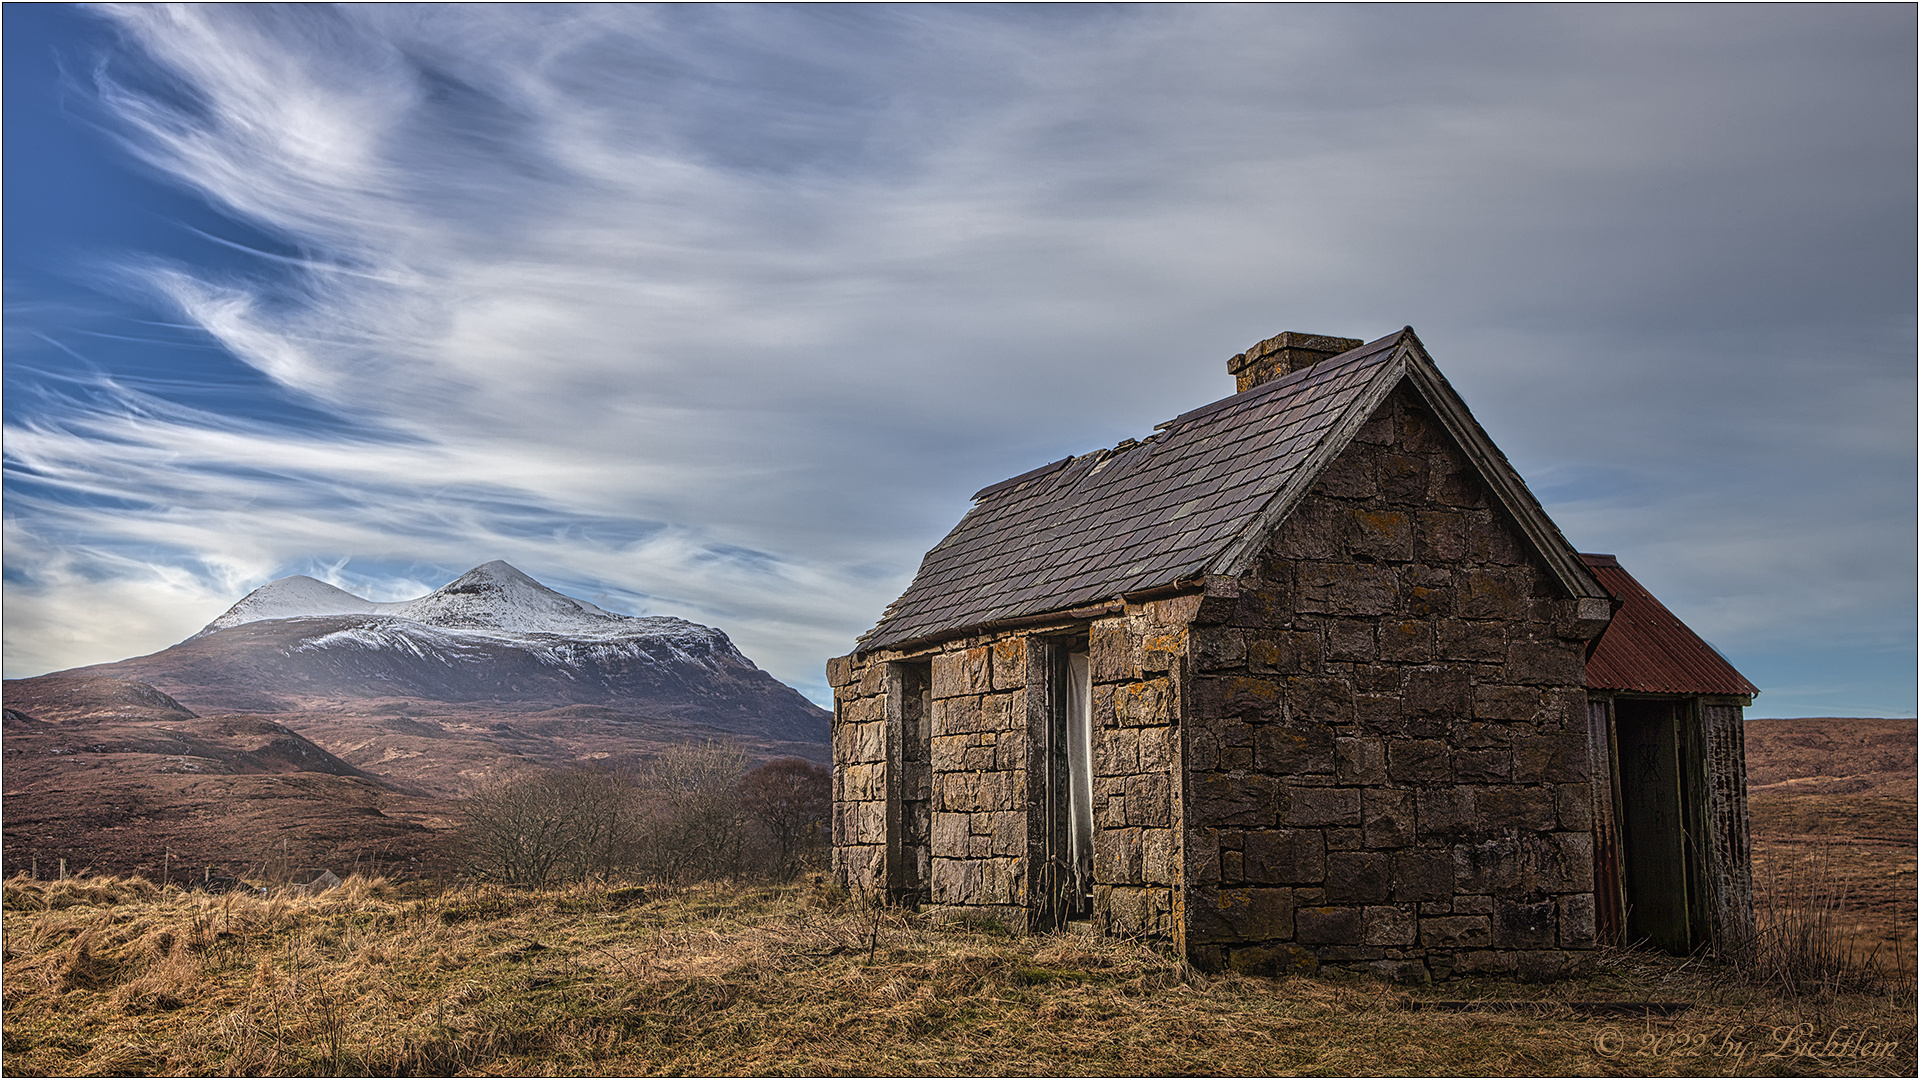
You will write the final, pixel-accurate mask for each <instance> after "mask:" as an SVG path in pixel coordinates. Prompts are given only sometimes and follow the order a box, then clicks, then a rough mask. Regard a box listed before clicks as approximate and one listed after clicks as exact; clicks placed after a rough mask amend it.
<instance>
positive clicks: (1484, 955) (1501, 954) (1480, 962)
mask: <svg viewBox="0 0 1920 1080" xmlns="http://www.w3.org/2000/svg"><path fill="white" fill-rule="evenodd" d="M1518 966H1519V965H1518V962H1517V961H1516V960H1515V959H1514V955H1513V954H1512V953H1510V952H1508V951H1506V950H1505V949H1470V950H1467V951H1465V952H1457V953H1454V954H1453V973H1454V974H1455V975H1511V974H1513V973H1514V969H1515V968H1516V967H1518Z"/></svg>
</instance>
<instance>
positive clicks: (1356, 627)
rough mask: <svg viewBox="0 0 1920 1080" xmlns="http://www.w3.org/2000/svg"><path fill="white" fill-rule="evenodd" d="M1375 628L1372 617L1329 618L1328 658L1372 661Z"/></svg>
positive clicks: (1363, 661)
mask: <svg viewBox="0 0 1920 1080" xmlns="http://www.w3.org/2000/svg"><path fill="white" fill-rule="evenodd" d="M1373 628H1374V624H1373V620H1371V619H1328V620H1327V659H1329V660H1356V661H1360V662H1362V663H1365V662H1368V661H1371V660H1372V659H1373V657H1374V645H1373Z"/></svg>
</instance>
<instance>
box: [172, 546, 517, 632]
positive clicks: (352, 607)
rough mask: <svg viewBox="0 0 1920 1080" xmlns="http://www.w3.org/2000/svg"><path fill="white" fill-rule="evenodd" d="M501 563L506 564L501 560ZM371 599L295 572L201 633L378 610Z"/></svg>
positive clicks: (258, 591)
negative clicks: (268, 620)
mask: <svg viewBox="0 0 1920 1080" xmlns="http://www.w3.org/2000/svg"><path fill="white" fill-rule="evenodd" d="M501 565H505V564H504V563H503V564H501ZM378 606H379V605H377V604H375V603H374V602H373V601H371V600H363V599H361V598H360V597H358V596H355V595H353V594H352V593H350V592H347V591H346V590H345V589H336V588H334V587H333V586H332V585H329V584H327V583H326V582H324V581H318V580H315V579H314V578H310V577H308V576H307V575H305V574H294V575H293V576H291V577H283V578H280V579H278V580H275V581H269V582H267V583H266V584H265V585H262V586H260V587H259V588H257V589H255V590H253V591H252V592H250V593H248V594H247V595H245V596H243V597H241V598H240V600H239V602H238V603H236V604H234V605H233V606H232V607H230V608H228V609H227V610H226V612H225V613H224V614H222V615H221V616H220V617H219V618H217V619H215V620H213V621H212V622H210V623H208V624H207V625H206V627H205V628H204V629H202V630H201V631H200V632H201V633H202V634H205V633H210V632H212V631H214V630H222V629H225V628H227V627H229V626H238V625H240V624H241V623H249V622H259V621H260V620H262V619H297V618H302V617H305V616H310V615H365V614H368V613H371V612H373V611H375V610H377V609H378Z"/></svg>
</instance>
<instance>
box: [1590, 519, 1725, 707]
mask: <svg viewBox="0 0 1920 1080" xmlns="http://www.w3.org/2000/svg"><path fill="white" fill-rule="evenodd" d="M1580 560H1581V561H1582V562H1584V563H1586V564H1587V569H1589V570H1592V571H1593V576H1594V577H1596V578H1599V579H1600V584H1601V585H1604V586H1606V589H1607V591H1608V592H1610V593H1612V594H1613V595H1614V598H1615V599H1617V600H1619V601H1620V610H1619V611H1618V612H1616V613H1615V614H1614V616H1613V622H1612V623H1611V624H1609V625H1608V626H1607V629H1606V632H1605V633H1603V634H1601V635H1600V642H1599V644H1597V645H1596V646H1594V650H1593V655H1592V656H1590V657H1588V658H1587V688H1588V689H1589V690H1634V691H1639V692H1642V693H1649V694H1734V695H1745V696H1748V697H1751V696H1752V695H1754V694H1757V693H1759V692H1760V690H1759V688H1758V687H1756V686H1754V685H1753V684H1752V683H1750V682H1748V681H1747V679H1746V676H1744V675H1742V674H1740V673H1739V672H1738V671H1735V670H1734V667H1733V665H1732V664H1729V663H1727V659H1726V657H1724V656H1721V655H1720V654H1719V653H1718V652H1716V651H1714V648H1713V646H1711V645H1709V644H1707V643H1706V642H1705V641H1704V640H1702V639H1701V637H1700V635H1698V634H1696V633H1694V632H1693V631H1692V630H1690V629H1688V628H1687V624H1686V623H1683V622H1681V621H1680V618H1679V616H1677V615H1675V614H1674V613H1673V612H1671V611H1668V610H1667V607H1666V605H1665V604H1662V603H1661V602H1660V601H1659V600H1657V599H1655V598H1654V595H1653V594H1652V593H1650V592H1648V591H1647V590H1646V587H1645V586H1643V585H1641V584H1640V583H1639V582H1638V581H1635V580H1634V579H1633V575H1632V574H1629V573H1627V572H1626V570H1624V569H1622V568H1621V566H1620V560H1618V559H1616V558H1614V557H1613V556H1611V555H1585V554H1583V555H1581V556H1580Z"/></svg>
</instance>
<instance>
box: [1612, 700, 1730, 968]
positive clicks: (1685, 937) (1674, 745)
mask: <svg viewBox="0 0 1920 1080" xmlns="http://www.w3.org/2000/svg"><path fill="white" fill-rule="evenodd" d="M1689 717H1690V711H1689V709H1688V708H1687V704H1686V703H1685V702H1682V701H1672V700H1661V699H1647V698H1616V699H1614V740H1615V742H1614V745H1615V750H1616V753H1617V755H1618V756H1617V757H1616V758H1615V761H1616V762H1617V765H1616V767H1617V768H1618V769H1619V770H1620V788H1619V790H1620V802H1619V809H1618V813H1619V818H1620V861H1621V864H1622V869H1623V871H1624V874H1623V877H1624V879H1625V880H1624V885H1625V890H1624V891H1625V893H1626V904H1627V934H1626V938H1627V941H1628V942H1630V943H1631V942H1640V941H1644V942H1646V943H1647V944H1649V945H1652V946H1653V947H1655V948H1658V949H1662V950H1665V951H1666V952H1670V953H1674V954H1677V955H1683V956H1684V955H1686V954H1688V953H1691V952H1693V951H1694V950H1695V949H1696V948H1698V947H1700V946H1701V945H1703V944H1705V943H1706V940H1707V929H1708V927H1707V925H1706V918H1707V904H1706V897H1705V891H1704V884H1705V878H1704V875H1703V871H1704V866H1703V864H1702V863H1703V860H1702V857H1703V855H1704V852H1703V850H1702V849H1701V847H1700V841H1701V839H1702V838H1703V837H1704V836H1705V819H1704V817H1703V816H1702V799H1701V795H1702V791H1701V783H1702V782H1703V781H1704V774H1703V773H1702V772H1701V768H1702V761H1701V753H1700V747H1699V745H1698V742H1699V740H1698V739H1696V738H1694V737H1693V734H1694V732H1693V731H1692V729H1693V727H1694V726H1695V725H1692V724H1689V723H1688V719H1689Z"/></svg>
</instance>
